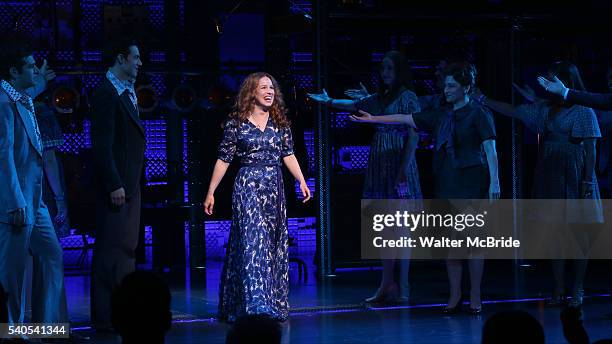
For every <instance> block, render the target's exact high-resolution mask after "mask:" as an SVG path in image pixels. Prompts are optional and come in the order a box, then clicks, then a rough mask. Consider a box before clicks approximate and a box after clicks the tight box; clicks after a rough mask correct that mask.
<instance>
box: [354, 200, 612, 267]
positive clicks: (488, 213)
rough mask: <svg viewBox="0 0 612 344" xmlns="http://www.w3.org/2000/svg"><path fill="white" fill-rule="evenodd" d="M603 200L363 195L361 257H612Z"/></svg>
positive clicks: (606, 203)
mask: <svg viewBox="0 0 612 344" xmlns="http://www.w3.org/2000/svg"><path fill="white" fill-rule="evenodd" d="M609 202H610V201H609V200H577V199H573V200H568V199H555V200H496V201H490V200H480V199H476V200H474V199H472V200H467V199H462V200H362V202H361V243H360V244H361V257H362V258H363V259H381V258H382V259H398V258H405V259H409V258H412V259H441V258H448V257H452V258H457V259H464V258H468V259H469V258H487V259H516V258H522V259H583V258H591V259H612V250H610V249H609V248H610V247H612V231H611V230H605V228H606V227H609V225H606V219H610V218H612V211H611V209H612V206H610V205H612V204H609Z"/></svg>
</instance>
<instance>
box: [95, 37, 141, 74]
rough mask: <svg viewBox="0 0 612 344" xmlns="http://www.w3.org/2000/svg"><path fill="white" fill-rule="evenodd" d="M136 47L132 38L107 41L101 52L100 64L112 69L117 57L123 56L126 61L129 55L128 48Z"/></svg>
mask: <svg viewBox="0 0 612 344" xmlns="http://www.w3.org/2000/svg"><path fill="white" fill-rule="evenodd" d="M132 46H135V47H137V46H138V43H137V42H136V40H134V39H133V38H121V39H111V40H107V41H106V44H105V45H104V50H103V51H102V62H103V63H104V65H105V66H107V67H112V66H114V65H115V63H116V61H117V56H119V55H123V56H124V57H125V58H126V59H127V57H128V55H129V54H130V47H132Z"/></svg>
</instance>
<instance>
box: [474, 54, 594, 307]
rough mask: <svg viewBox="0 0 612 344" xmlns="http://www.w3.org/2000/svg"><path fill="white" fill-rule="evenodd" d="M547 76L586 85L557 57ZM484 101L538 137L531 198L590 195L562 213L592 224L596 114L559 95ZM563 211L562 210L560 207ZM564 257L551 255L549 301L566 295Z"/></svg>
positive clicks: (580, 271) (581, 272)
mask: <svg viewBox="0 0 612 344" xmlns="http://www.w3.org/2000/svg"><path fill="white" fill-rule="evenodd" d="M548 74H549V75H548V78H549V79H551V80H553V79H556V78H559V79H561V80H563V82H564V83H566V84H567V85H571V86H570V87H571V88H573V89H578V90H581V91H584V85H583V83H582V79H581V78H580V73H579V72H578V69H577V68H576V66H574V65H573V64H571V63H569V62H557V63H554V64H553V65H552V66H550V68H549V73H548ZM481 101H482V102H483V104H485V105H486V106H488V107H489V108H491V109H493V110H494V111H496V112H499V113H501V114H503V115H506V116H510V117H515V118H518V119H520V120H521V121H523V122H524V123H525V125H526V126H527V127H528V128H529V129H530V130H532V131H534V132H535V133H537V134H539V135H541V137H542V141H543V144H542V149H541V150H540V151H539V154H538V163H537V166H536V171H535V176H534V187H533V198H534V199H591V200H593V202H589V203H588V204H589V205H593V208H594V209H590V211H588V215H587V216H584V215H586V214H587V213H585V212H583V211H581V210H580V209H579V208H577V207H574V206H573V205H578V204H579V203H578V202H569V203H568V204H570V205H572V207H568V208H567V209H565V211H562V213H563V214H564V215H563V216H564V218H565V220H564V222H565V224H566V225H570V226H572V225H577V224H589V223H592V224H596V223H601V222H603V210H602V207H601V202H600V195H599V187H598V185H597V179H596V176H595V157H596V148H595V143H596V139H597V138H598V137H601V134H600V131H599V125H598V124H597V117H596V115H595V112H594V111H593V110H592V109H591V108H587V107H584V106H580V105H571V104H567V103H566V102H564V101H563V99H562V98H561V97H557V98H554V99H552V100H550V101H548V100H546V101H545V100H543V101H539V102H536V103H533V104H526V105H521V106H518V107H513V106H512V105H510V104H507V103H503V102H499V101H495V100H492V99H488V98H486V97H484V96H483V97H481ZM560 212H561V211H560ZM578 233H579V234H580V235H578V238H579V240H580V244H581V245H583V246H585V249H586V247H588V245H589V244H588V237H587V233H586V231H585V230H584V228H583V229H582V231H580V230H578ZM564 265H565V263H564V261H563V260H561V259H558V260H553V262H552V266H553V275H554V279H555V288H554V291H553V297H552V300H551V301H550V302H549V304H550V305H559V304H561V303H562V302H563V301H564V289H565V288H564V270H565V269H564ZM586 268H587V260H586V259H576V260H574V273H575V275H574V286H573V292H572V301H571V303H570V304H571V305H572V306H580V305H581V304H582V299H583V295H584V291H583V281H584V276H585V274H586Z"/></svg>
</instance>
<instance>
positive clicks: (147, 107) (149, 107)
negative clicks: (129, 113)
mask: <svg viewBox="0 0 612 344" xmlns="http://www.w3.org/2000/svg"><path fill="white" fill-rule="evenodd" d="M136 97H137V98H138V108H139V109H140V112H142V113H148V112H152V111H153V110H155V108H156V107H157V103H158V99H157V94H156V93H155V89H154V88H153V86H151V85H142V86H138V88H136Z"/></svg>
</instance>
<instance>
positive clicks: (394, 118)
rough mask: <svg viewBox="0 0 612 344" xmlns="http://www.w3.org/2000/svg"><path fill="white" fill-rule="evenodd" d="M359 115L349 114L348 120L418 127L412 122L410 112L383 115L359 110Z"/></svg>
mask: <svg viewBox="0 0 612 344" xmlns="http://www.w3.org/2000/svg"><path fill="white" fill-rule="evenodd" d="M359 113H360V114H361V116H355V115H351V116H350V120H351V121H353V122H361V123H378V124H403V125H408V126H410V127H411V128H415V129H418V128H417V127H416V124H415V123H414V118H413V117H412V114H395V115H384V116H372V115H371V114H370V113H368V112H365V111H363V110H359Z"/></svg>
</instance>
